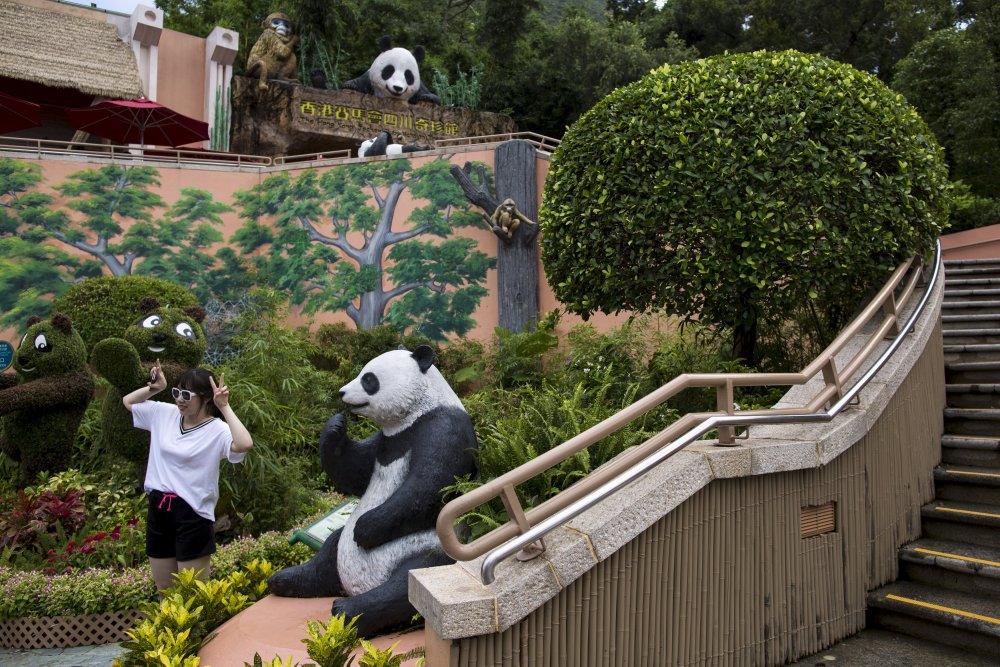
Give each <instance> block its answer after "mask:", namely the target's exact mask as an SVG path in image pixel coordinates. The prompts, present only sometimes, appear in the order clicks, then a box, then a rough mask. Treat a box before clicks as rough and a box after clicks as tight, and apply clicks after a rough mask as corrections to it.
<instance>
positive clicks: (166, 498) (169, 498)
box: [156, 493, 177, 512]
mask: <svg viewBox="0 0 1000 667" xmlns="http://www.w3.org/2000/svg"><path fill="white" fill-rule="evenodd" d="M176 497H177V494H176V493H164V494H163V497H162V498H160V504H159V505H157V506H156V509H158V510H161V509H163V501H166V502H167V511H168V512H169V511H170V504H171V502H172V501H173V499H174V498H176Z"/></svg>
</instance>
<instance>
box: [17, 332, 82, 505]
mask: <svg viewBox="0 0 1000 667" xmlns="http://www.w3.org/2000/svg"><path fill="white" fill-rule="evenodd" d="M13 366H14V370H15V371H16V374H15V373H3V374H0V415H2V416H3V429H2V431H0V451H3V453H4V454H6V455H7V456H9V457H10V458H11V459H12V460H14V461H17V462H18V463H19V466H20V471H19V478H18V480H17V483H18V485H20V486H23V485H25V484H29V483H30V482H31V481H32V480H33V479H34V478H35V476H36V475H37V474H38V473H39V472H41V471H43V470H45V471H48V472H50V473H53V472H59V471H62V470H65V469H66V468H68V467H69V466H70V462H71V459H72V456H73V443H74V441H75V440H76V432H77V429H78V428H79V426H80V420H81V419H83V413H84V412H85V411H86V409H87V404H88V403H90V400H91V398H93V396H94V378H93V376H92V375H91V374H90V370H89V369H88V368H87V350H86V348H85V346H84V344H83V339H82V338H81V337H80V334H79V333H78V332H77V331H76V330H75V329H74V328H73V322H72V320H71V319H70V318H69V317H67V316H66V315H65V314H62V313H56V314H55V315H53V316H52V318H51V319H50V320H42V319H40V318H38V317H31V318H29V319H28V332H27V333H26V334H25V335H24V338H22V339H21V344H20V345H19V346H18V349H17V352H16V353H15V354H14V362H13Z"/></svg>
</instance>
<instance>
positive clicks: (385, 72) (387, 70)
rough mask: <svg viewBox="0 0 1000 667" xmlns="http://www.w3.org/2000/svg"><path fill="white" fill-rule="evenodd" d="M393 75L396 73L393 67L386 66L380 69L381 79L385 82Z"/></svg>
mask: <svg viewBox="0 0 1000 667" xmlns="http://www.w3.org/2000/svg"><path fill="white" fill-rule="evenodd" d="M395 73H396V68H395V67H393V66H392V65H386V66H385V67H383V68H382V78H383V79H385V80H386V81H388V80H389V79H390V78H392V75H393V74H395ZM407 74H409V72H407Z"/></svg>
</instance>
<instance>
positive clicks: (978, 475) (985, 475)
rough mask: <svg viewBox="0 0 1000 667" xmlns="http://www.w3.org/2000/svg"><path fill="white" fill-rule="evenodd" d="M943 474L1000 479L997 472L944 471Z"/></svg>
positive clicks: (999, 474)
mask: <svg viewBox="0 0 1000 667" xmlns="http://www.w3.org/2000/svg"><path fill="white" fill-rule="evenodd" d="M942 471H943V472H946V473H950V474H952V475H975V476H976V477H1000V473H995V472H971V471H969V470H948V469H946V468H945V469H943V470H942Z"/></svg>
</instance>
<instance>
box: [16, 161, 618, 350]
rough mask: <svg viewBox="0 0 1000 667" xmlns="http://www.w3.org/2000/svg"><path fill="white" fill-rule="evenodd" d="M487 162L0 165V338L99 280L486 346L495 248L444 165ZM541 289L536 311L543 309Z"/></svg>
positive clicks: (299, 319)
mask: <svg viewBox="0 0 1000 667" xmlns="http://www.w3.org/2000/svg"><path fill="white" fill-rule="evenodd" d="M492 160H493V152H492V150H484V151H476V152H464V153H460V154H457V155H449V154H444V153H440V154H431V155H424V156H421V157H417V158H413V159H388V160H385V159H383V160H373V161H364V160H353V161H349V162H347V163H345V164H342V165H338V166H324V167H316V168H302V169H291V170H285V171H272V172H271V173H262V172H256V171H254V172H242V173H241V172H235V171H230V170H225V169H208V168H206V169H192V168H191V167H189V166H185V167H184V168H178V167H176V166H149V165H138V164H137V165H122V164H96V163H86V162H80V161H68V160H66V161H63V160H41V161H34V160H18V159H13V158H0V340H11V341H13V340H16V337H17V336H18V331H21V330H23V327H24V322H25V321H26V320H27V318H28V316H29V315H31V314H35V313H37V314H46V313H47V312H48V302H49V301H50V300H51V299H52V298H53V297H54V296H57V295H58V294H60V293H61V292H62V291H64V290H65V289H66V288H67V287H68V286H69V285H70V284H72V283H73V282H75V281H79V280H82V279H85V278H87V277H90V276H95V275H102V274H103V275H109V274H110V275H125V274H137V275H150V276H155V277H159V278H165V279H168V280H171V281H173V282H177V283H179V284H182V285H185V286H187V287H189V288H190V289H192V290H193V291H194V292H195V293H196V294H197V295H198V297H199V298H200V299H201V300H202V301H203V302H208V301H210V300H217V301H222V302H225V301H232V300H236V299H239V298H240V297H241V296H243V295H244V294H246V293H247V292H248V291H250V290H251V289H253V288H254V287H260V286H270V287H273V288H277V289H280V290H281V291H283V292H284V293H285V294H287V295H288V297H289V300H290V305H291V312H292V315H291V318H290V321H289V324H291V325H295V326H297V325H300V324H311V325H313V326H315V325H318V324H320V323H325V322H345V323H348V324H350V325H353V326H357V327H365V328H367V327H370V326H373V325H375V324H378V323H380V322H387V323H391V324H393V325H395V326H396V327H397V328H399V329H402V330H405V331H407V332H419V333H421V334H423V335H427V336H430V337H432V338H435V339H446V338H454V337H456V336H470V337H473V338H477V339H481V340H485V339H488V338H489V337H490V336H491V335H492V332H493V329H494V327H495V326H496V324H497V298H496V294H497V285H496V271H495V265H496V255H497V243H498V241H497V238H496V237H495V236H494V235H493V233H492V232H491V231H489V229H487V226H486V225H485V224H484V221H483V218H482V215H481V212H480V211H479V210H478V209H476V208H475V207H473V206H472V205H471V204H470V203H469V202H468V201H467V200H465V199H464V197H463V194H462V192H461V189H460V188H459V186H458V184H457V183H456V182H455V180H454V179H453V177H452V176H451V175H450V174H449V168H450V167H451V165H452V164H453V163H454V164H458V165H459V166H462V165H464V164H465V163H466V162H473V163H476V162H479V163H482V164H483V165H485V167H486V173H487V174H488V175H489V174H491V173H492V168H493V164H492ZM547 166H548V162H547V161H545V160H541V161H540V164H539V174H538V192H541V191H542V188H543V185H544V177H545V173H546V171H547ZM541 275H542V276H544V274H543V273H542V274H541ZM541 282H542V287H541V295H540V304H541V310H542V312H543V313H544V312H546V311H548V310H551V309H552V308H556V307H558V303H557V302H556V301H555V299H554V297H553V296H552V294H551V291H550V290H549V289H548V287H547V286H546V285H545V283H544V277H543V278H542V281H541ZM621 319H622V318H621V317H619V318H599V319H598V320H596V321H593V322H594V323H595V324H596V325H597V326H598V327H599V328H607V327H609V326H611V325H612V324H614V323H617V322H619V321H621ZM575 321H577V320H573V319H572V318H567V319H566V320H565V322H564V326H565V327H568V326H571V325H572V324H573V323H574V322H575Z"/></svg>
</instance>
